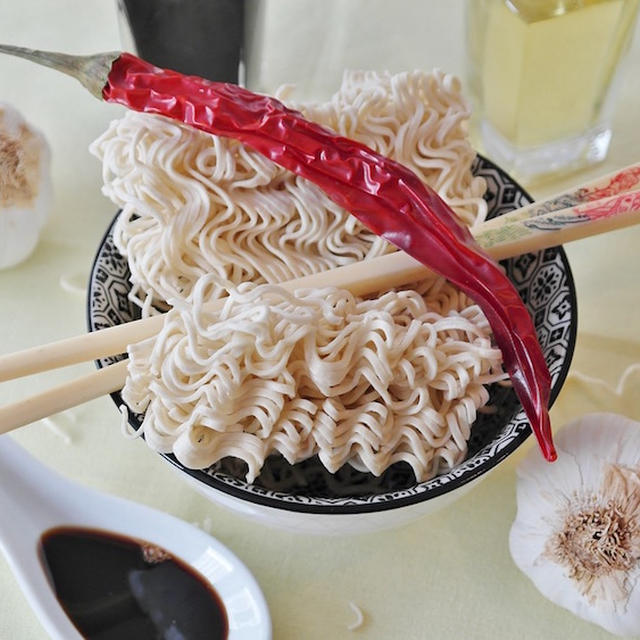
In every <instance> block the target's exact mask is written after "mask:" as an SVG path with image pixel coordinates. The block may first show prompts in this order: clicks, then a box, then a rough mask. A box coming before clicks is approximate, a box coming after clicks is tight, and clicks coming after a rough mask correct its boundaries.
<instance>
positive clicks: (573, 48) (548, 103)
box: [468, 0, 639, 148]
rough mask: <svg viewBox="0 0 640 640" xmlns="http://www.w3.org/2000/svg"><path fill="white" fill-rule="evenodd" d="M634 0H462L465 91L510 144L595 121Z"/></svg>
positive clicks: (528, 143) (574, 131)
mask: <svg viewBox="0 0 640 640" xmlns="http://www.w3.org/2000/svg"><path fill="white" fill-rule="evenodd" d="M638 4H639V0H582V1H578V0H566V1H564V2H562V1H550V0H469V4H468V10H469V14H468V20H469V24H468V29H469V50H470V58H471V65H472V67H471V82H472V89H473V90H474V91H475V92H476V93H478V94H480V102H481V103H482V104H483V108H484V118H485V119H486V120H488V121H489V123H490V124H491V125H492V126H493V128H494V129H495V130H497V131H498V132H499V133H500V134H501V135H502V136H504V138H506V139H507V140H508V141H509V142H510V143H512V144H513V145H515V146H517V147H521V148H527V147H529V148H530V147H535V146H538V145H544V144H545V143H548V142H552V141H554V140H560V139H563V138H568V137H571V136H574V135H579V134H580V133H581V132H583V131H585V130H586V129H587V128H589V127H590V126H591V125H593V124H596V123H597V121H598V118H599V116H600V112H601V107H602V105H603V103H604V101H605V99H606V96H607V93H608V89H609V86H610V84H611V81H612V79H613V76H614V73H615V69H616V66H617V63H618V61H619V58H620V56H621V54H622V53H623V50H624V48H625V46H626V45H627V44H628V41H629V37H630V34H631V27H632V25H633V22H634V18H635V14H636V12H637V10H638Z"/></svg>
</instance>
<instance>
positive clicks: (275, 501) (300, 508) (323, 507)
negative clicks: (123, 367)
mask: <svg viewBox="0 0 640 640" xmlns="http://www.w3.org/2000/svg"><path fill="white" fill-rule="evenodd" d="M477 160H480V161H481V162H482V163H484V164H485V165H486V166H488V167H490V168H491V169H492V170H495V171H496V172H497V173H498V174H500V176H501V177H502V178H503V179H506V180H507V181H508V182H509V183H511V184H512V185H513V186H514V187H515V188H516V189H518V190H519V191H520V192H521V193H522V194H523V196H524V197H525V199H526V200H528V201H529V202H533V201H534V200H533V198H532V197H531V195H530V194H529V192H528V191H527V190H526V189H524V188H523V187H522V186H521V185H520V184H519V183H518V182H517V181H516V180H515V179H514V178H512V177H511V176H510V175H509V174H508V173H507V172H506V171H505V170H504V169H502V168H501V167H499V166H498V165H496V164H495V163H494V162H493V161H491V160H489V159H488V158H487V157H486V156H483V155H482V154H480V153H476V160H474V162H475V161H477ZM119 215H120V211H118V212H117V213H116V215H115V216H114V218H113V219H112V220H111V223H110V224H109V225H108V227H107V229H106V231H105V232H104V234H103V236H102V239H101V240H100V243H99V244H98V248H97V250H96V254H95V256H94V259H93V262H92V265H91V270H90V273H89V283H88V289H87V291H88V294H87V304H86V319H87V328H88V331H89V332H92V331H94V330H95V327H94V325H93V320H92V315H91V299H92V292H93V289H92V284H93V281H94V273H95V270H96V267H97V265H98V258H99V256H100V251H101V248H102V247H103V245H104V244H105V242H106V240H107V238H108V236H109V234H110V233H111V230H112V229H113V226H114V225H115V222H116V220H117V218H118V216H119ZM554 250H556V251H557V255H558V257H559V258H560V260H561V262H562V265H563V268H564V274H565V277H566V284H567V287H568V289H569V297H570V305H571V310H572V322H571V323H570V325H569V335H568V337H567V349H566V357H565V360H564V362H563V363H562V366H561V368H560V370H559V372H558V377H557V379H556V381H555V384H553V386H552V388H551V393H550V397H549V408H551V407H552V406H553V404H554V402H555V400H556V398H557V397H558V394H559V393H560V390H561V389H562V387H563V385H564V382H565V380H566V378H567V375H568V373H569V369H570V367H571V361H572V359H573V355H574V351H575V344H576V338H577V331H578V307H577V294H576V288H575V281H574V278H573V274H572V272H571V267H570V265H569V260H568V258H567V255H566V253H565V251H564V248H563V247H562V245H559V246H557V247H554ZM95 365H96V367H97V368H98V369H101V368H103V366H104V365H103V363H102V362H100V360H96V361H95ZM109 395H110V396H111V399H112V400H113V402H114V403H115V405H116V407H120V405H122V404H124V401H123V400H122V396H121V394H120V392H119V391H115V392H113V393H110V394H109ZM521 412H522V410H521V409H520V410H519V411H516V413H515V414H514V418H513V419H515V418H516V417H517V416H518V415H519V413H521ZM131 419H132V418H130V421H131ZM132 426H136V425H132ZM531 433H532V432H531V426H530V424H529V423H528V421H527V424H526V428H524V429H522V431H520V432H519V433H518V434H516V435H515V436H514V437H513V438H512V439H511V440H510V441H509V442H508V443H507V444H506V445H505V446H504V447H501V448H500V449H498V450H497V451H494V453H493V455H491V457H489V458H488V459H487V460H485V461H483V462H482V463H481V464H478V465H477V466H475V467H473V468H472V469H470V470H468V471H467V472H466V473H465V474H463V475H460V476H457V477H455V478H453V479H451V480H449V481H448V482H446V483H443V484H440V485H438V486H435V487H432V488H431V489H429V490H428V491H422V492H419V493H414V494H410V495H405V496H399V497H397V498H392V499H380V500H376V501H368V502H362V503H355V504H354V503H350V502H348V500H349V498H348V497H343V498H335V504H333V503H332V502H331V500H332V499H331V498H323V499H322V502H321V503H315V504H314V503H309V502H302V501H300V502H298V501H289V500H286V499H284V498H280V497H275V496H276V495H278V492H276V491H270V490H265V491H268V493H270V494H272V495H264V494H262V493H257V492H249V491H246V490H245V489H244V488H243V487H241V486H234V485H233V484H227V483H225V482H222V481H220V480H217V479H216V478H215V477H213V476H212V475H210V474H208V473H207V472H206V471H205V470H203V469H188V468H187V467H185V466H183V465H182V464H181V463H180V462H179V461H178V460H177V459H176V458H175V456H174V455H173V454H166V453H161V454H159V455H161V456H162V457H163V458H164V459H165V460H167V461H168V462H169V463H170V464H172V465H173V466H174V467H176V468H177V469H178V470H180V471H182V472H183V473H186V474H187V475H188V476H190V477H191V478H192V479H193V480H195V481H196V482H199V483H202V484H204V485H206V486H207V488H208V489H213V490H214V491H220V492H222V493H224V494H226V495H228V496H231V497H232V498H236V499H239V500H241V501H243V502H249V503H253V504H255V505H258V506H260V507H268V508H271V509H274V510H276V511H279V510H284V511H293V512H298V513H309V514H325V515H353V514H372V513H376V512H381V511H388V510H391V509H399V508H402V507H409V506H412V505H416V504H420V503H422V502H427V501H429V500H432V499H434V498H437V497H440V496H442V495H444V494H447V493H451V492H453V491H454V490H456V489H458V488H459V487H462V486H464V485H466V484H468V483H470V482H473V481H475V480H477V479H478V478H480V477H481V476H482V475H484V474H486V473H488V472H489V471H491V470H492V469H494V468H495V467H496V466H497V465H498V464H500V463H501V462H502V461H503V460H504V459H505V458H507V457H508V456H509V455H511V454H512V453H513V452H514V451H515V450H516V449H517V448H518V447H519V446H520V445H521V444H522V443H524V441H525V440H526V439H527V438H528V437H529V436H530V435H531ZM467 460H468V459H467ZM436 477H437V476H436ZM427 482H428V481H427ZM416 484H420V483H416ZM359 499H360V498H354V500H359Z"/></svg>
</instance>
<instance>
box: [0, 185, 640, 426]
mask: <svg viewBox="0 0 640 640" xmlns="http://www.w3.org/2000/svg"><path fill="white" fill-rule="evenodd" d="M638 222H640V189H637V190H635V191H631V192H628V193H623V194H621V195H616V196H612V197H609V198H603V199H602V200H598V201H595V202H590V203H587V204H584V205H579V206H576V207H569V208H567V209H562V210H559V211H552V212H549V213H545V214H541V215H538V216H537V217H535V218H532V219H527V220H514V221H511V222H508V223H507V224H506V225H504V226H502V227H498V228H496V229H487V230H486V231H485V232H484V233H480V234H478V236H477V237H478V238H482V241H483V242H484V243H485V244H486V245H489V246H488V252H489V253H491V255H495V256H497V257H500V258H503V257H510V256H514V255H519V254H520V253H522V252H528V251H536V250H542V249H545V248H548V247H553V246H556V245H558V244H559V243H561V242H570V241H573V240H578V239H580V238H585V237H587V236H591V235H595V234H598V233H604V232H606V231H612V230H614V229H620V228H623V227H626V226H629V225H632V224H636V223H638ZM381 266H383V269H386V271H384V270H382V271H381V272H380V275H375V270H376V269H378V268H380V267H381ZM349 267H352V268H353V269H352V270H351V271H350V274H351V276H350V277H352V278H355V279H354V280H353V281H352V283H351V284H352V286H350V287H348V288H350V289H351V290H352V291H354V293H356V292H357V293H359V294H363V293H372V292H374V291H376V290H379V289H381V288H391V287H392V286H399V285H400V284H408V283H410V282H412V281H416V280H419V279H420V278H421V277H424V275H425V272H426V269H425V267H424V266H423V265H421V264H420V263H418V262H416V261H415V260H413V259H412V258H410V257H409V256H407V255H406V254H405V253H402V252H397V253H392V254H389V255H386V256H382V257H381V258H376V259H375V260H369V261H367V262H363V263H358V264H357V265H349ZM344 269H347V267H341V268H340V269H333V270H331V271H326V272H323V274H318V276H323V277H324V280H321V279H320V278H318V277H316V276H309V277H307V278H301V279H299V280H291V281H289V282H287V283H284V284H285V285H286V286H287V288H289V289H294V288H295V289H299V288H304V287H303V286H301V284H300V283H301V282H303V281H305V280H306V281H307V283H309V282H311V281H313V283H314V285H313V286H319V287H322V286H340V287H342V286H344V282H336V277H335V274H336V273H339V272H341V271H342V270H344ZM354 273H355V274H357V277H355V276H353V274H354ZM372 273H373V274H374V275H373V276H372ZM389 273H391V274H392V275H391V276H390V275H389ZM328 274H333V275H328ZM358 278H359V279H358ZM382 282H384V283H385V284H384V286H382V285H381V283H382ZM293 283H295V285H294V284H293ZM318 283H320V284H318ZM307 286H308V285H307ZM223 302H224V301H223V300H221V301H217V304H218V305H221V304H223ZM154 321H155V323H156V324H157V323H158V322H159V321H158V320H157V319H154ZM141 324H142V323H141ZM154 326H155V325H154ZM91 335H93V334H91ZM126 362H127V361H126V360H125V361H123V362H120V363H118V364H116V365H111V366H110V367H106V368H104V369H101V370H99V371H96V372H94V373H90V374H88V375H86V376H84V377H83V378H80V379H79V380H75V381H73V382H70V383H67V384H63V385H60V386H58V387H56V388H55V389H50V390H48V391H44V392H42V393H39V394H36V395H34V396H32V397H30V398H27V399H25V400H21V401H19V402H16V403H13V404H10V405H6V406H4V407H2V408H0V433H5V432H7V431H10V430H12V429H16V428H18V427H20V426H23V425H25V424H30V423H31V422H34V421H35V420H39V419H41V418H43V417H45V416H47V415H52V414H53V413H57V412H59V411H62V410H64V409H69V408H71V407H72V406H75V405H78V404H81V403H83V402H86V401H88V400H91V399H93V398H96V397H98V396H101V395H104V394H106V393H110V392H112V391H116V390H118V389H121V388H122V387H123V386H124V383H125V380H126V375H127V370H126Z"/></svg>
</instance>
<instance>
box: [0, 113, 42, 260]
mask: <svg viewBox="0 0 640 640" xmlns="http://www.w3.org/2000/svg"><path fill="white" fill-rule="evenodd" d="M49 173H50V151H49V146H48V144H47V142H46V140H45V138H44V136H43V135H42V134H41V133H40V132H38V131H37V130H36V129H34V128H33V127H31V126H30V125H28V124H27V122H26V121H25V120H24V118H23V117H22V116H21V115H20V113H19V112H18V111H17V110H16V109H14V108H13V107H11V106H9V105H7V104H2V103H0V269H2V268H5V267H11V266H13V265H15V264H18V263H19V262H21V261H22V260H24V259H25V258H27V257H28V256H29V255H30V254H31V252H32V251H33V250H34V248H35V246H36V244H37V242H38V238H39V235H40V230H41V229H42V226H43V225H44V223H45V221H46V218H47V216H48V214H49V209H50V205H51V180H50V177H49Z"/></svg>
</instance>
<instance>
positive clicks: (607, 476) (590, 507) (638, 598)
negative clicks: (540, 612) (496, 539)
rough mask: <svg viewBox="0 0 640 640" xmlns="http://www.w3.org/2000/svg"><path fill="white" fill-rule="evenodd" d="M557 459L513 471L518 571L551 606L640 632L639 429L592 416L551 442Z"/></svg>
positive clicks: (624, 631)
mask: <svg viewBox="0 0 640 640" xmlns="http://www.w3.org/2000/svg"><path fill="white" fill-rule="evenodd" d="M555 442H556V447H557V449H558V460H557V461H556V462H555V463H554V464H552V465H549V464H548V463H546V462H545V461H543V460H541V458H540V456H539V455H537V451H532V452H531V453H530V454H529V455H528V456H527V457H526V458H525V459H524V460H523V461H522V463H521V464H520V466H519V468H518V484H517V499H518V512H517V515H516V519H515V521H514V523H513V526H512V528H511V532H510V535H509V547H510V551H511V555H512V557H513V560H514V562H515V563H516V565H517V566H518V567H519V568H520V569H521V570H522V571H523V572H524V573H525V574H526V575H527V576H528V577H529V578H530V579H531V580H532V582H533V583H534V585H535V586H536V587H537V588H538V590H539V591H540V592H541V593H542V594H543V595H544V596H546V597H547V598H549V599H550V600H551V601H552V602H554V603H556V604H558V605H560V606H562V607H564V608H566V609H568V610H569V611H572V612H573V613H575V614H576V615H578V616H580V617H582V618H584V619H585V620H588V621H590V622H594V623H596V624H598V625H600V626H602V627H604V628H605V629H607V630H608V631H610V632H611V633H615V634H618V635H638V634H640V423H637V422H635V421H633V420H630V419H628V418H625V417H623V416H617V415H614V414H602V413H601V414H591V415H587V416H584V417H583V418H581V419H579V420H576V421H574V422H572V423H570V424H568V425H567V426H566V427H564V428H563V429H562V430H561V431H559V432H558V434H557V435H556V436H555Z"/></svg>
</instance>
